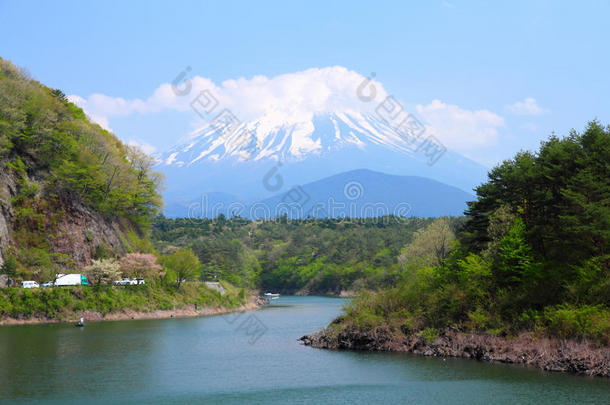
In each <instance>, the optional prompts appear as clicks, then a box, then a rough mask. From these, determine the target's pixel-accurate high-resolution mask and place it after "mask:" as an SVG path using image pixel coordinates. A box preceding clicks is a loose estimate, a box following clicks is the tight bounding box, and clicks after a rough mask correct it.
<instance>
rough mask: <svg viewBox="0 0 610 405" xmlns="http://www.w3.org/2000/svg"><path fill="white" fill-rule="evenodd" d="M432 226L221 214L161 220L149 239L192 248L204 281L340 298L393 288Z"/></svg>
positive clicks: (165, 247)
mask: <svg viewBox="0 0 610 405" xmlns="http://www.w3.org/2000/svg"><path fill="white" fill-rule="evenodd" d="M447 221H449V220H447ZM432 222H433V219H430V218H402V217H394V216H387V217H380V218H327V219H315V218H309V219H298V220H289V219H288V218H287V217H280V218H278V219H276V220H267V221H263V220H259V221H251V220H248V219H244V218H225V217H224V216H222V215H220V216H218V217H217V218H215V219H189V218H177V219H169V218H164V217H158V218H157V219H156V220H155V222H154V225H153V231H152V239H153V242H154V244H155V245H156V247H157V248H158V249H159V250H160V251H162V252H165V251H168V252H169V251H172V250H173V249H175V247H183V246H184V247H190V248H191V249H192V250H193V252H194V253H195V254H196V255H197V256H198V257H199V260H200V261H201V263H202V265H203V275H202V276H203V277H204V278H207V279H213V278H214V276H216V277H218V278H222V279H224V280H228V281H230V282H231V283H233V284H236V285H239V286H244V287H246V286H247V287H252V288H264V289H267V290H273V291H280V292H282V293H295V292H298V293H301V294H339V293H341V291H358V290H363V289H364V290H372V289H377V288H380V287H384V286H389V285H394V284H395V283H396V282H397V281H398V280H399V279H400V277H401V273H402V266H401V264H400V258H399V256H400V253H401V250H402V249H403V247H404V246H405V245H406V244H408V243H409V242H411V241H412V240H413V238H414V237H415V235H416V234H417V232H418V231H421V230H422V229H423V228H425V227H426V226H427V225H429V224H430V223H432ZM449 222H452V223H458V222H459V220H456V219H454V220H451V221H449Z"/></svg>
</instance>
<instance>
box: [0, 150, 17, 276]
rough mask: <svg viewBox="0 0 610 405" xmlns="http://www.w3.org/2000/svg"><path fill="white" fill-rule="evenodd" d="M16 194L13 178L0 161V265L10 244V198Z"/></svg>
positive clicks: (11, 219) (11, 215)
mask: <svg viewBox="0 0 610 405" xmlns="http://www.w3.org/2000/svg"><path fill="white" fill-rule="evenodd" d="M15 194H17V188H16V184H15V180H14V178H13V176H12V174H11V173H10V172H9V169H8V167H7V166H6V162H4V161H0V265H2V263H4V254H5V252H6V250H7V249H8V247H9V245H10V227H11V223H12V221H13V208H12V205H11V199H12V198H13V196H15Z"/></svg>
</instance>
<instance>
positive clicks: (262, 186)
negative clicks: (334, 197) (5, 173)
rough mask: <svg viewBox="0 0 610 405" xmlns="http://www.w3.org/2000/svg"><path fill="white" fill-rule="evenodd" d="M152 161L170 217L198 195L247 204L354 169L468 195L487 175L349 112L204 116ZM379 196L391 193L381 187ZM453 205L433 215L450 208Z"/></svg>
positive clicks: (377, 121) (375, 118)
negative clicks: (244, 118)
mask: <svg viewBox="0 0 610 405" xmlns="http://www.w3.org/2000/svg"><path fill="white" fill-rule="evenodd" d="M425 136H426V135H425V133H424V134H423V135H422V139H423V138H425ZM157 159H158V160H159V166H158V169H159V170H160V171H162V172H163V173H164V174H165V175H166V178H167V181H166V184H167V189H166V191H165V196H164V197H165V201H166V208H165V214H166V215H169V216H187V215H189V213H188V207H189V205H191V204H193V202H197V201H201V199H202V197H203V196H205V198H206V199H207V200H208V202H209V203H210V204H214V203H222V204H223V205H227V206H228V205H230V203H231V201H234V202H240V203H244V204H252V203H254V202H257V201H263V200H268V199H271V200H273V198H272V197H274V196H276V195H278V194H282V193H286V192H288V191H289V190H290V189H291V188H293V187H294V186H299V185H303V184H306V183H312V182H315V181H316V180H321V179H323V178H327V177H329V176H333V175H337V174H341V173H345V172H352V173H359V172H358V170H359V169H368V170H372V171H375V172H381V173H385V174H388V175H398V176H418V177H424V178H429V179H432V180H435V181H436V182H440V183H444V184H445V185H449V186H453V187H456V188H457V189H461V191H463V192H465V193H464V195H471V194H470V193H472V189H473V187H475V186H476V185H478V184H479V183H480V182H482V181H483V180H484V179H485V177H486V173H487V168H485V167H484V166H482V165H480V164H478V163H476V162H474V161H472V160H470V159H468V158H466V157H464V156H461V155H459V154H457V153H455V152H452V151H450V150H447V151H446V152H445V153H443V154H442V156H440V158H438V160H436V161H435V162H431V161H430V159H429V157H428V156H427V155H426V154H425V153H424V151H422V150H418V147H417V145H415V144H414V143H410V142H408V138H405V137H404V136H401V135H400V134H399V133H398V132H397V131H396V130H395V128H393V127H392V126H391V125H390V124H389V123H388V122H387V121H385V120H384V119H382V118H381V117H379V116H377V115H375V114H368V113H362V112H356V111H341V112H321V113H316V114H305V115H300V116H286V114H282V115H280V114H279V113H278V114H273V113H267V114H266V115H264V116H263V117H260V118H258V119H255V120H251V121H248V122H238V123H235V122H229V121H227V120H224V121H223V120H217V121H211V122H208V123H206V125H204V126H202V127H201V128H200V129H198V130H196V131H194V132H192V133H191V134H190V135H189V136H187V137H185V138H184V139H183V140H181V141H180V142H179V143H178V144H177V145H175V146H174V147H172V148H171V149H169V150H168V151H166V152H165V153H162V154H161V155H159V156H157ZM432 163H433V164H432ZM353 181H356V182H357V181H358V179H356V178H354V179H353ZM440 183H439V184H440ZM443 190H446V189H443ZM388 192H389V193H390V194H391V190H389V191H388ZM422 193H424V194H426V193H427V194H430V193H431V194H430V195H429V196H428V197H429V198H438V197H439V195H438V194H439V193H440V194H441V196H442V192H441V191H440V189H439V190H438V193H436V194H437V195H434V196H433V194H435V193H434V191H433V190H432V189H430V188H426V189H425V190H422ZM384 198H390V197H388V195H387V193H386V196H385V197H384ZM418 198H419V199H420V200H421V199H423V200H425V199H426V198H427V196H426V195H421V196H419V197H418ZM441 198H442V197H441ZM390 199H395V198H393V197H392V198H390ZM463 203H464V201H461V202H460V203H459V207H460V209H463V208H462V207H463V205H464V204H463ZM454 208H455V207H454ZM456 209H457V208H456ZM456 209H448V210H447V209H445V211H447V212H444V211H442V210H440V211H439V212H433V213H432V214H435V215H448V214H450V213H451V214H454V213H455V212H456Z"/></svg>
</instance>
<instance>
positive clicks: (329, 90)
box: [69, 66, 387, 125]
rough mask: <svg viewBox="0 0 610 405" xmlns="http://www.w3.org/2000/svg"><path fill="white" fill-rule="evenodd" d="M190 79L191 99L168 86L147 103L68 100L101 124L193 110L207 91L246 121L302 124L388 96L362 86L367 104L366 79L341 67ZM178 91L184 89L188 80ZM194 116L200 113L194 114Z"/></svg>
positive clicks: (363, 108) (97, 97) (98, 97)
mask: <svg viewBox="0 0 610 405" xmlns="http://www.w3.org/2000/svg"><path fill="white" fill-rule="evenodd" d="M189 80H190V84H191V89H190V92H189V93H188V94H187V95H179V94H176V92H175V91H174V90H173V88H172V85H171V84H170V83H164V84H162V85H160V86H159V87H158V88H157V89H156V90H155V91H154V92H153V94H152V95H151V96H150V97H148V98H147V99H146V100H142V99H132V100H126V99H123V98H121V97H110V96H107V95H104V94H92V95H90V96H89V97H87V98H86V99H85V98H82V97H79V96H75V95H72V96H70V97H69V98H70V100H71V101H73V102H74V103H75V104H76V105H78V106H79V107H81V108H82V109H83V110H85V112H86V113H87V114H88V115H89V116H91V118H92V119H93V118H94V117H95V118H96V119H98V120H99V121H100V122H101V121H103V119H106V120H108V119H110V118H112V117H120V116H127V115H131V114H147V113H155V112H159V111H162V110H175V111H183V112H184V111H190V110H191V105H190V103H191V102H192V101H193V100H194V99H195V98H196V97H197V96H198V95H199V94H201V92H202V91H204V90H208V91H209V92H210V93H211V94H212V95H213V96H214V97H215V98H216V99H217V100H218V103H219V108H227V109H229V110H230V111H232V112H233V114H235V115H236V116H237V117H238V118H239V119H240V120H242V121H248V120H252V119H256V118H260V117H262V116H264V115H268V116H274V117H275V118H276V119H289V120H299V119H301V118H306V117H309V116H311V115H312V114H315V113H317V112H335V111H340V112H345V111H357V112H371V111H372V110H373V109H374V107H375V106H376V105H377V103H378V102H380V101H382V100H383V99H384V98H385V97H386V96H387V93H386V91H385V89H384V88H383V86H382V85H381V83H379V82H377V81H375V80H372V81H371V86H369V85H366V86H363V90H362V92H361V93H363V94H364V95H365V96H369V94H370V91H371V88H373V89H374V99H373V100H372V102H363V101H362V100H361V99H360V98H359V97H358V93H357V91H358V88H359V86H360V85H361V84H362V83H363V81H364V80H365V77H364V76H362V75H360V74H359V73H356V72H354V71H351V70H348V69H346V68H344V67H341V66H334V67H327V68H322V69H318V68H313V69H307V70H304V71H301V72H296V73H288V74H283V75H279V76H275V77H272V78H268V77H266V76H254V77H253V78H251V79H246V78H243V77H242V78H238V79H230V80H226V81H224V82H222V83H221V84H220V85H216V84H215V83H214V82H213V81H211V80H210V79H207V78H205V77H201V76H195V77H194V78H191V79H189ZM178 87H179V88H184V82H180V84H179V85H178ZM375 101H376V102H375ZM193 116H194V117H196V116H197V115H196V114H195V113H194V112H193ZM106 122H107V121H106ZM100 125H101V124H100Z"/></svg>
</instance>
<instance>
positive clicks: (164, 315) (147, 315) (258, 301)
mask: <svg viewBox="0 0 610 405" xmlns="http://www.w3.org/2000/svg"><path fill="white" fill-rule="evenodd" d="M265 304H266V302H265V300H264V299H263V298H261V297H253V298H252V299H251V300H250V302H248V303H246V304H243V305H240V306H238V307H234V308H226V307H222V306H221V307H216V308H214V307H204V308H200V309H194V308H175V309H155V310H152V311H135V310H130V309H127V310H124V311H121V312H109V313H107V314H106V315H103V314H102V313H101V312H98V311H82V312H77V313H74V314H72V315H70V317H69V318H41V317H31V318H27V319H17V318H2V319H0V326H13V325H39V324H51V323H76V322H77V321H78V320H79V319H80V318H81V317H82V318H83V319H84V321H85V322H107V321H132V320H141V319H170V318H196V317H204V316H212V315H222V314H228V313H232V312H245V311H254V310H257V309H260V308H261V307H262V306H263V305H265Z"/></svg>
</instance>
